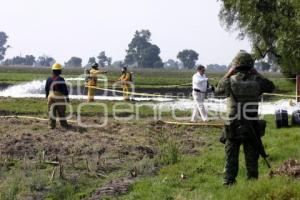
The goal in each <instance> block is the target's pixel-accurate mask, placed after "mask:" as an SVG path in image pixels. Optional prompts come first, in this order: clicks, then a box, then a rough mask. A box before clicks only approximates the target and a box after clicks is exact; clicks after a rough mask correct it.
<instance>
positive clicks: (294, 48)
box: [219, 0, 300, 77]
mask: <svg viewBox="0 0 300 200" xmlns="http://www.w3.org/2000/svg"><path fill="white" fill-rule="evenodd" d="M220 1H221V2H222V8H221V11H220V14H219V16H220V19H221V20H222V22H223V23H224V24H225V26H226V28H227V29H239V31H240V37H241V38H244V37H245V36H247V37H248V38H249V39H250V41H251V42H252V46H253V52H254V54H255V55H256V58H257V59H260V58H264V57H265V56H268V58H269V60H270V61H272V62H274V63H278V64H279V65H280V66H281V69H282V71H283V72H284V73H285V74H286V75H287V76H290V77H294V76H295V75H296V74H299V73H300V48H299V46H300V37H299V32H300V23H299V21H300V4H299V1H298V0H288V1H286V0H245V1H239V0H220Z"/></svg>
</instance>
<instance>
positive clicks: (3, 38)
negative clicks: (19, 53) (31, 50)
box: [0, 32, 9, 61]
mask: <svg viewBox="0 0 300 200" xmlns="http://www.w3.org/2000/svg"><path fill="white" fill-rule="evenodd" d="M7 38H8V36H7V35H6V33H5V32H0V61H1V60H3V59H4V56H5V53H6V50H7V49H8V48H9V45H5V44H6V42H7Z"/></svg>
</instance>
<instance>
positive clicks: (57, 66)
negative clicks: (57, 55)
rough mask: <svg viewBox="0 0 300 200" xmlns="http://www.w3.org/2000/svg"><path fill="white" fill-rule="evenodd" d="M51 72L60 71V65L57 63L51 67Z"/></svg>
mask: <svg viewBox="0 0 300 200" xmlns="http://www.w3.org/2000/svg"><path fill="white" fill-rule="evenodd" d="M52 70H62V65H61V64H59V63H55V64H53V65H52Z"/></svg>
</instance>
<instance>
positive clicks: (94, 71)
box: [87, 63, 106, 102]
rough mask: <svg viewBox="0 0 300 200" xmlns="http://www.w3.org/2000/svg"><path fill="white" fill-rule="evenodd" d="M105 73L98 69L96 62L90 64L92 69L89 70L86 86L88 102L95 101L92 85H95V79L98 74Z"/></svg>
mask: <svg viewBox="0 0 300 200" xmlns="http://www.w3.org/2000/svg"><path fill="white" fill-rule="evenodd" d="M103 73H106V72H105V71H101V70H99V65H98V64H97V63H94V64H93V65H92V69H90V70H89V77H88V80H87V86H88V87H89V88H88V102H93V101H95V99H94V96H95V89H94V88H92V87H96V86H97V80H98V75H99V74H103Z"/></svg>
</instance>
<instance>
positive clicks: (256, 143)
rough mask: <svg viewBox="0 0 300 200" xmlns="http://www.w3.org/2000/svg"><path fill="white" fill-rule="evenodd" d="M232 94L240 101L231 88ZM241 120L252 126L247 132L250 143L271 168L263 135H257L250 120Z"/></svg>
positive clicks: (236, 100)
mask: <svg viewBox="0 0 300 200" xmlns="http://www.w3.org/2000/svg"><path fill="white" fill-rule="evenodd" d="M246 78H247V76H245V77H244V79H246ZM230 94H231V96H232V97H233V99H234V100H235V102H236V103H238V102H239V101H238V99H237V98H236V96H235V95H234V93H233V91H232V89H231V88H230ZM242 113H243V112H242ZM239 121H240V122H241V123H242V124H245V125H247V127H249V128H250V131H247V132H246V134H250V137H248V139H250V143H251V144H252V145H253V147H254V148H256V149H257V150H258V153H259V155H260V156H261V157H262V158H263V159H264V161H265V163H266V164H267V166H268V168H269V169H271V165H270V163H269V161H268V159H267V158H268V157H269V155H268V154H267V153H266V151H265V147H264V145H263V143H262V141H261V137H260V136H259V135H257V133H256V131H255V130H254V128H253V125H252V124H251V123H250V122H249V121H248V120H245V119H244V117H242V118H241V119H240V120H239ZM271 173H272V169H271Z"/></svg>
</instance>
